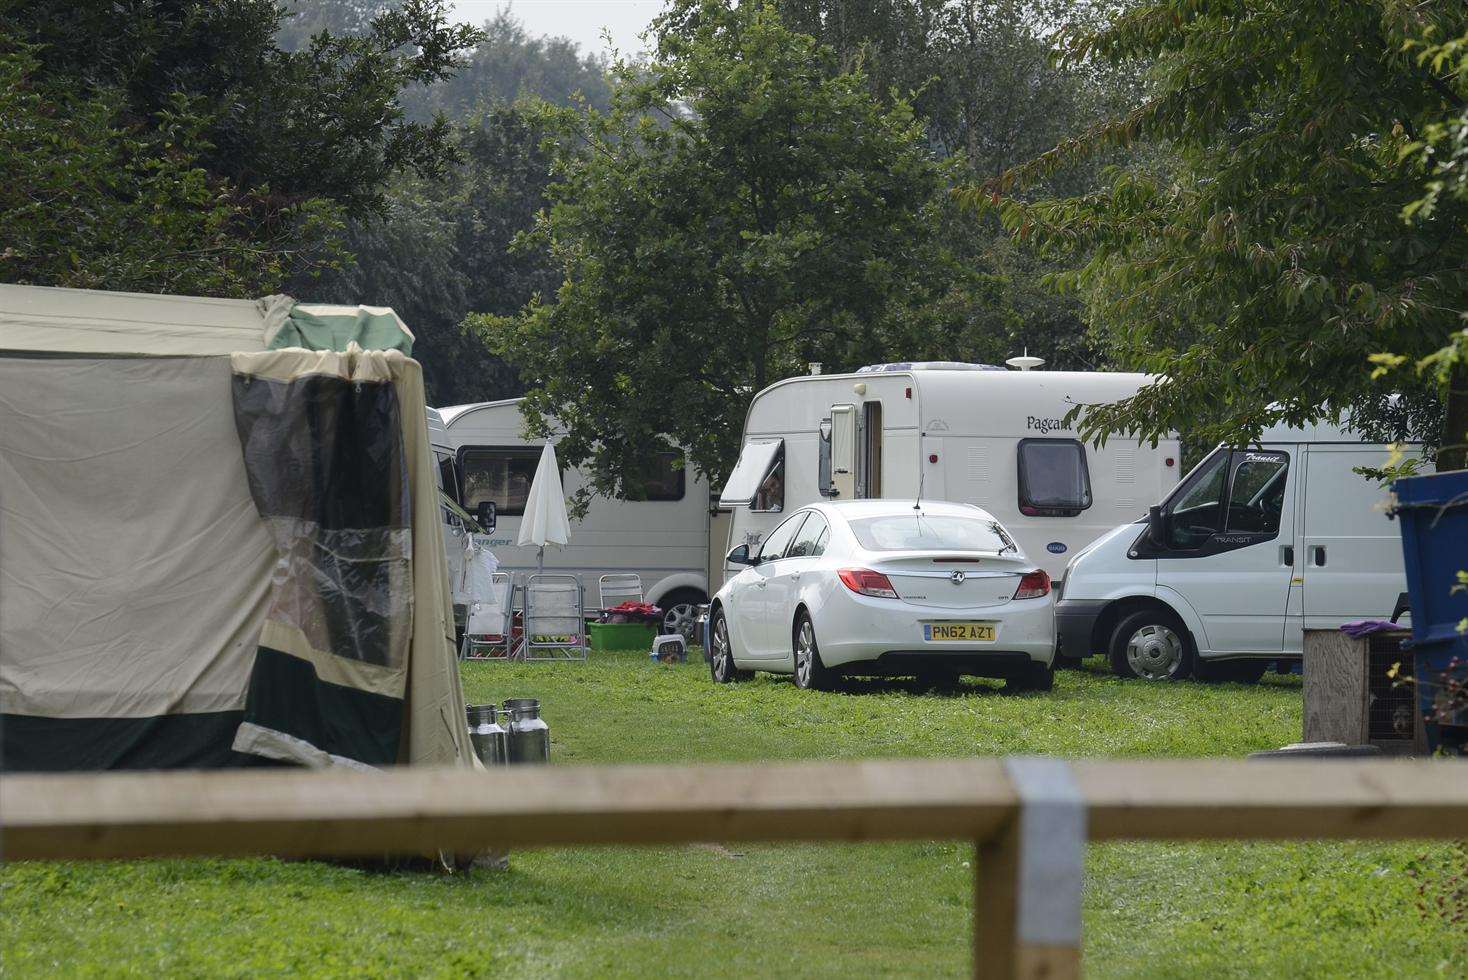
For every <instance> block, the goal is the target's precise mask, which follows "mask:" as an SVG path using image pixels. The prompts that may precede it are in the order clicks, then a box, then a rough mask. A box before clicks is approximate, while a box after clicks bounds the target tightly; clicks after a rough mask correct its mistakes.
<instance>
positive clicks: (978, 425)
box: [719, 362, 1178, 578]
mask: <svg viewBox="0 0 1468 980" xmlns="http://www.w3.org/2000/svg"><path fill="white" fill-rule="evenodd" d="M1147 381H1148V377H1147V376H1146V375H1141V374H1113V373H1099V372H1071V371H1006V370H1004V369H1003V368H990V367H987V366H984V365H971V364H954V363H951V362H937V363H935V364H933V365H932V366H928V365H923V364H895V365H877V366H873V367H870V368H863V369H861V370H860V371H858V372H857V373H855V374H841V375H807V376H802V377H796V378H789V379H787V380H785V381H781V382H778V383H776V384H774V385H772V386H770V387H769V388H766V389H765V390H764V391H761V392H760V393H759V394H757V395H755V397H754V401H753V402H752V403H751V404H750V407H749V414H748V416H747V417H746V421H745V424H744V442H743V448H742V450H741V451H740V454H739V461H738V463H737V464H736V465H735V467H734V470H733V472H732V473H731V474H730V476H729V480H728V482H727V483H726V484H725V486H724V490H723V493H722V494H721V495H720V500H719V503H720V506H722V507H728V508H730V509H731V510H732V512H733V513H732V520H731V521H730V531H729V540H728V543H727V545H726V546H725V547H726V548H733V547H736V546H738V545H741V544H750V545H752V544H754V543H755V542H757V541H758V540H760V538H762V537H763V536H764V535H765V534H767V533H768V532H769V531H770V530H771V529H772V528H773V527H774V526H775V525H776V524H778V523H779V522H780V521H781V519H782V515H783V514H786V513H789V512H790V511H791V510H794V509H795V508H797V507H801V506H804V505H805V504H809V503H812V502H814V501H817V500H821V499H822V498H826V499H832V500H851V499H858V498H866V497H871V498H877V497H885V498H888V499H912V498H921V499H924V500H949V501H954V502H958V503H971V504H977V505H978V506H980V507H983V508H984V509H985V510H987V511H989V512H990V513H991V514H993V515H994V516H995V517H996V518H998V519H999V520H1000V521H1001V522H1002V523H1003V524H1004V526H1005V527H1006V528H1007V529H1008V530H1009V531H1010V533H1011V534H1013V535H1014V537H1015V539H1016V540H1017V542H1018V544H1019V545H1020V547H1021V548H1022V549H1023V550H1024V551H1025V553H1026V554H1027V555H1028V556H1029V557H1030V558H1031V559H1032V560H1033V561H1034V562H1035V563H1036V564H1038V565H1040V566H1041V567H1042V568H1044V569H1045V570H1046V571H1047V572H1049V573H1050V574H1051V576H1052V577H1055V578H1059V577H1060V574H1061V572H1062V571H1063V570H1064V568H1065V564H1066V562H1067V561H1069V560H1070V557H1071V555H1072V554H1074V553H1075V552H1076V551H1077V550H1079V549H1080V548H1082V547H1084V546H1085V545H1087V544H1089V543H1090V542H1091V541H1093V540H1094V539H1095V538H1097V537H1098V536H1100V535H1101V534H1103V533H1104V532H1106V531H1108V530H1110V529H1111V528H1112V527H1115V526H1116V524H1117V523H1118V522H1120V521H1130V520H1135V519H1136V517H1137V515H1139V514H1141V513H1143V512H1144V511H1145V510H1146V507H1147V504H1148V503H1150V502H1151V501H1152V500H1154V499H1156V498H1157V497H1160V496H1161V495H1162V494H1163V493H1165V492H1166V491H1167V490H1168V489H1169V488H1171V487H1172V485H1173V484H1174V483H1176V482H1177V472H1178V470H1177V464H1178V444H1177V440H1176V439H1166V440H1163V441H1162V442H1160V443H1159V444H1158V445H1157V446H1155V447H1153V446H1150V445H1147V444H1145V443H1139V442H1137V441H1135V440H1126V439H1110V440H1108V441H1107V442H1106V444H1105V445H1104V446H1102V447H1099V448H1098V447H1096V446H1091V445H1087V444H1085V443H1082V442H1081V441H1080V440H1079V438H1078V437H1077V435H1076V433H1075V431H1074V430H1073V429H1071V428H1069V427H1067V426H1066V424H1065V420H1066V416H1067V414H1068V413H1069V412H1070V410H1071V409H1072V408H1074V407H1075V406H1077V405H1085V404H1099V403H1105V402H1114V401H1120V400H1121V399H1123V398H1127V397H1129V396H1131V395H1133V394H1135V393H1136V392H1137V390H1138V389H1139V388H1140V387H1141V386H1142V385H1144V384H1146V383H1147Z"/></svg>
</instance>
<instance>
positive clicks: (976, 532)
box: [851, 514, 1014, 551]
mask: <svg viewBox="0 0 1468 980" xmlns="http://www.w3.org/2000/svg"><path fill="white" fill-rule="evenodd" d="M851 531H852V533H853V534H855V535H856V540H857V541H858V542H860V544H861V546H862V547H863V548H865V549H866V550H868V551H949V550H951V551H1010V550H1013V548H1014V542H1013V541H1011V540H1010V539H1009V535H1008V534H1005V533H1004V528H1002V527H1000V526H999V525H998V524H996V523H995V522H993V521H989V520H984V519H983V518H978V517H953V516H948V515H944V516H934V515H931V514H892V515H888V516H886V517H863V518H859V519H857V520H854V521H852V522H851Z"/></svg>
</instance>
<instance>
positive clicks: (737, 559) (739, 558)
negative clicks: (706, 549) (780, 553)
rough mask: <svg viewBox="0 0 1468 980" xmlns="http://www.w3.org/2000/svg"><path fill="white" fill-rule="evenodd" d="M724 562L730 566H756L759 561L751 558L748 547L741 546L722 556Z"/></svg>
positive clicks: (745, 545)
mask: <svg viewBox="0 0 1468 980" xmlns="http://www.w3.org/2000/svg"><path fill="white" fill-rule="evenodd" d="M724 561H726V562H728V563H729V564H731V565H758V564H759V559H758V558H755V557H752V556H751V555H750V553H749V545H747V544H741V545H740V546H739V547H737V548H735V549H734V550H732V551H730V552H729V553H728V554H727V555H725V556H724Z"/></svg>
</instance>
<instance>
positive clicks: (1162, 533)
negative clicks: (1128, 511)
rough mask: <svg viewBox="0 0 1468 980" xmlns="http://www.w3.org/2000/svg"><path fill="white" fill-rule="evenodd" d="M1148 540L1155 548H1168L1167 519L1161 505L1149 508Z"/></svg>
mask: <svg viewBox="0 0 1468 980" xmlns="http://www.w3.org/2000/svg"><path fill="white" fill-rule="evenodd" d="M1147 539H1148V540H1149V541H1151V542H1152V546H1153V547H1155V548H1165V547H1167V518H1166V517H1165V516H1163V513H1162V507H1161V506H1160V505H1154V506H1152V507H1148V508H1147Z"/></svg>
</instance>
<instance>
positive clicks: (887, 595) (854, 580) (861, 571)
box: [836, 568, 899, 599]
mask: <svg viewBox="0 0 1468 980" xmlns="http://www.w3.org/2000/svg"><path fill="white" fill-rule="evenodd" d="M836 574H837V575H839V576H840V577H841V584H842V585H844V586H846V587H847V588H848V589H850V590H851V591H852V592H855V593H856V594H857V595H870V596H876V597H877V598H878V599H896V598H899V596H898V595H897V590H896V589H894V588H892V580H891V579H889V578H887V576H885V575H883V574H882V573H881V572H874V571H872V570H871V569H870V568H843V569H841V571H839V572H837V573H836Z"/></svg>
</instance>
